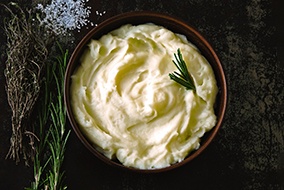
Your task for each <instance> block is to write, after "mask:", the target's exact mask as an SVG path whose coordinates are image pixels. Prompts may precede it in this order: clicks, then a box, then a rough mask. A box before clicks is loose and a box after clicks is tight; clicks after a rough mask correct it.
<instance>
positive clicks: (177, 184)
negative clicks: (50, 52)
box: [0, 0, 284, 190]
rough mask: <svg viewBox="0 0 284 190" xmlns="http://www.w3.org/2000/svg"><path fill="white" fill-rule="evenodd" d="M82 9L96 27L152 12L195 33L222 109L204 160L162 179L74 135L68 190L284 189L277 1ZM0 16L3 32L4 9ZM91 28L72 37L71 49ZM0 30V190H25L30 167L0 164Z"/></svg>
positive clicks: (4, 128) (282, 42) (127, 2)
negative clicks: (208, 48)
mask: <svg viewBox="0 0 284 190" xmlns="http://www.w3.org/2000/svg"><path fill="white" fill-rule="evenodd" d="M88 5H89V6H91V7H92V9H91V11H92V14H91V17H90V20H91V21H93V22H94V23H97V24H99V23H100V22H101V21H103V20H105V19H107V18H109V17H111V16H114V15H117V14H119V13H124V12H127V11H135V10H151V11H157V12H162V13H167V14H169V15H174V16H176V17H179V18H181V19H183V20H184V21H186V22H188V23H190V24H191V25H193V26H194V27H196V28H197V29H198V30H199V31H200V32H201V33H202V35H203V36H205V37H206V39H207V40H208V41H209V42H210V43H211V44H212V46H213V47H214V49H215V50H216V52H217V54H218V56H219V58H220V60H221V62H222V64H223V67H224V71H225V74H226V77H227V82H228V108H227V112H226V115H225V121H224V123H223V126H222V128H221V130H220V132H219V133H218V135H217V137H216V139H214V141H213V143H212V144H211V145H210V146H209V147H208V148H207V149H206V151H205V152H204V153H202V154H201V155H200V156H199V157H198V158H197V159H196V160H194V161H192V162H191V163H189V164H187V165H186V166H184V167H182V168H179V169H175V170H173V171H169V172H165V173H160V174H151V175H147V174H138V173H129V172H126V171H122V170H119V169H117V168H113V167H111V166H108V165H106V164H104V163H102V162H101V161H100V160H98V159H97V158H95V157H94V156H93V155H92V154H91V153H89V152H88V150H87V149H86V148H85V147H84V146H83V145H82V143H81V142H80V141H79V140H78V138H77V137H76V135H75V134H74V132H72V133H71V136H70V139H69V141H68V144H67V151H66V154H65V156H66V159H65V163H64V170H65V171H66V180H65V182H66V184H67V186H68V189H71V190H73V189H76V190H77V189H82V190H91V189H99V190H108V189H110V190H112V189H117V190H120V189H122V190H156V189H202V190H204V189H218V190H221V189H222V190H223V189H224V190H227V189H236V190H239V189H253V190H254V189H263V190H269V189H271V190H272V189H273V190H283V189H284V119H283V118H284V105H283V102H284V88H283V87H284V85H283V84H284V79H283V74H284V38H283V36H284V35H283V33H284V30H283V26H284V25H283V23H284V22H283V13H282V10H283V8H284V6H283V1H282V0H272V1H271V0H247V1H243V0H211V1H208V0H180V1H176V0H167V1H163V0H135V1H134V0H120V1H114V0H104V1H99V0H90V1H89V2H88ZM96 11H99V12H103V11H106V14H104V15H103V16H99V15H97V14H96ZM0 13H1V15H0V20H1V21H0V23H1V27H2V26H3V19H4V17H5V14H4V11H3V8H1V9H0ZM281 16H282V17H281ZM90 29H91V26H89V27H88V28H86V27H85V28H84V29H82V30H81V31H80V32H78V31H75V32H74V34H73V35H71V36H70V42H71V45H70V46H71V49H72V47H74V46H75V45H76V43H78V41H79V40H80V39H81V38H82V36H83V35H84V34H85V33H86V32H87V31H88V30H90ZM0 30H1V32H0V39H1V44H0V52H1V65H0V109H1V113H0V189H12V190H14V189H24V187H27V186H28V185H29V184H30V181H31V180H32V168H28V167H26V166H24V165H23V164H19V165H17V166H16V165H15V164H14V162H13V161H11V160H6V159H5V155H6V153H7V151H8V147H9V137H10V134H11V130H10V114H11V112H10V109H9V106H8V103H7V100H6V94H5V91H4V90H5V89H4V84H5V78H4V75H3V70H4V63H3V61H4V57H5V56H4V55H5V36H4V34H3V31H2V28H0ZM67 128H70V126H69V125H67Z"/></svg>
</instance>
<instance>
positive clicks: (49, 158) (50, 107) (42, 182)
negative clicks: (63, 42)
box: [26, 46, 70, 190]
mask: <svg viewBox="0 0 284 190" xmlns="http://www.w3.org/2000/svg"><path fill="white" fill-rule="evenodd" d="M59 47H60V46H59ZM60 51H61V53H62V55H61V56H58V57H57V58H56V62H55V63H54V64H50V65H48V66H47V68H46V77H45V80H44V84H43V86H44V88H43V89H44V91H43V98H42V99H41V101H40V104H39V119H38V128H39V134H38V136H39V137H40V140H41V141H39V143H38V145H37V146H36V147H37V152H36V155H35V161H34V181H33V182H32V183H31V186H30V187H29V188H26V190H39V189H49V190H62V189H66V188H67V187H66V186H65V185H64V183H63V180H64V172H63V171H62V164H63V161H64V153H65V149H66V143H67V140H68V137H69V134H70V130H69V131H66V128H65V124H66V110H65V107H64V102H63V89H64V88H63V86H64V74H65V69H66V65H67V61H68V60H67V58H68V51H67V50H66V51H65V53H64V51H63V50H62V49H61V48H60ZM54 86H55V87H56V88H55V91H54Z"/></svg>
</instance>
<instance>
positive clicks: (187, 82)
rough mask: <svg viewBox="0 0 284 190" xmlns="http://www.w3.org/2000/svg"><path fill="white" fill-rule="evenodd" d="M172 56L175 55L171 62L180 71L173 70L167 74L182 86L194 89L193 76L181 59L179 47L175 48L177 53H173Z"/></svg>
mask: <svg viewBox="0 0 284 190" xmlns="http://www.w3.org/2000/svg"><path fill="white" fill-rule="evenodd" d="M174 56H175V60H173V63H174V64H175V66H176V67H177V68H178V70H179V72H180V73H178V72H176V71H174V72H173V73H170V74H169V76H170V78H171V79H172V80H174V81H175V82H177V83H179V84H181V85H182V86H184V87H185V88H186V89H187V90H194V91H195V85H194V81H193V78H192V76H191V75H190V73H189V72H188V69H187V66H186V63H185V61H184V60H183V57H182V54H181V51H180V49H178V50H177V54H174Z"/></svg>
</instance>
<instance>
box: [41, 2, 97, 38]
mask: <svg viewBox="0 0 284 190" xmlns="http://www.w3.org/2000/svg"><path fill="white" fill-rule="evenodd" d="M86 2H88V0H77V1H76V0H75V1H74V0H52V1H51V3H50V4H48V5H46V6H45V7H44V6H43V5H42V4H38V6H37V9H38V10H40V11H41V12H42V13H44V15H45V17H44V18H43V19H42V20H41V22H42V23H43V24H45V25H46V27H47V28H49V29H50V30H51V31H53V32H54V33H55V34H57V35H59V34H63V35H64V34H66V33H67V32H68V31H71V30H75V29H78V30H80V29H81V28H82V26H85V25H87V24H89V23H90V24H91V25H92V26H93V25H94V24H93V23H92V22H90V20H88V17H89V15H90V13H91V7H90V6H87V7H85V3H86Z"/></svg>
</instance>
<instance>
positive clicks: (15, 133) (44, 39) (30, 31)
mask: <svg viewBox="0 0 284 190" xmlns="http://www.w3.org/2000/svg"><path fill="white" fill-rule="evenodd" d="M11 5H12V6H13V8H15V9H16V10H15V11H14V12H13V11H12V9H10V8H9V7H7V6H5V5H4V6H5V7H6V8H7V10H8V11H9V12H10V14H11V18H10V19H8V20H5V25H4V31H5V34H6V36H7V61H6V68H5V70H4V74H5V77H6V88H5V89H6V93H7V99H8V103H9V106H10V108H11V111H12V116H11V122H12V124H11V125H12V134H11V138H10V148H9V151H8V153H7V156H6V158H11V159H13V160H15V161H16V163H18V162H20V160H21V156H22V158H23V159H24V161H25V163H26V165H28V162H29V161H30V159H32V158H33V156H34V153H35V152H34V151H35V147H34V141H35V140H34V139H35V138H36V137H35V135H34V133H33V129H32V128H31V125H30V123H29V119H30V116H31V114H32V112H33V109H34V105H35V102H36V101H37V99H38V96H39V92H40V83H41V79H40V77H41V72H42V70H43V68H44V66H45V62H46V61H47V57H48V44H49V41H51V37H50V36H44V35H43V34H44V33H45V31H44V30H45V29H44V27H43V26H40V25H34V24H35V22H36V20H34V19H33V18H32V12H31V11H28V12H27V13H26V12H24V11H23V10H22V9H21V8H20V7H19V6H17V4H15V3H11ZM15 12H16V13H15Z"/></svg>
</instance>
